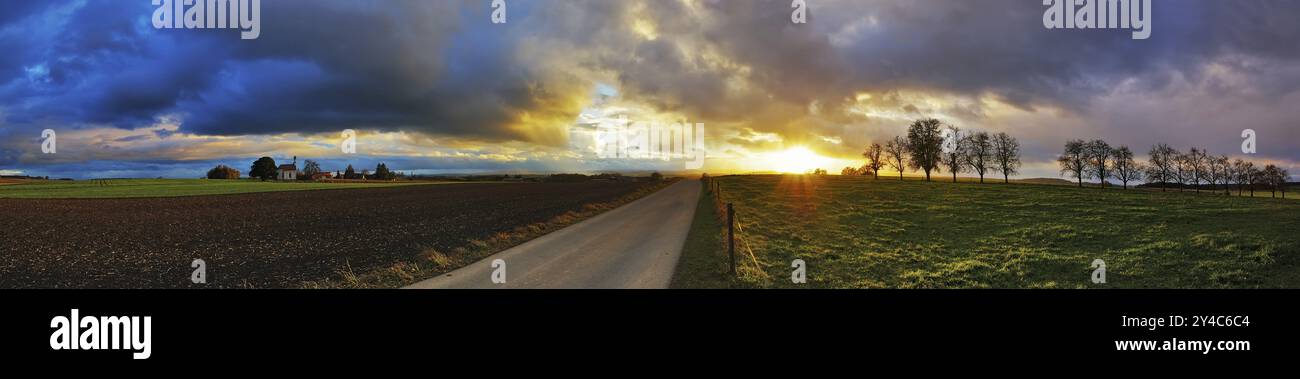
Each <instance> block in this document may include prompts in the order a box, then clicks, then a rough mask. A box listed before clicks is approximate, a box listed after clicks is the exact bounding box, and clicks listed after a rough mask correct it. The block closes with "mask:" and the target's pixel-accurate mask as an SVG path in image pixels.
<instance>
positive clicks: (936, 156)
mask: <svg viewBox="0 0 1300 379" xmlns="http://www.w3.org/2000/svg"><path fill="white" fill-rule="evenodd" d="M942 126H943V123H942V122H939V120H936V119H933V118H929V119H924V120H916V121H915V122H913V123H912V125H911V126H909V127H908V128H907V152H908V154H909V155H911V160H910V161H908V166H909V167H911V168H912V169H913V170H917V169H919V170H922V171H925V181H927V182H928V181H930V172H932V171H938V170H939V161H940V158H941V156H942V155H943V135H942V133H940V132H939V128H941V127H942Z"/></svg>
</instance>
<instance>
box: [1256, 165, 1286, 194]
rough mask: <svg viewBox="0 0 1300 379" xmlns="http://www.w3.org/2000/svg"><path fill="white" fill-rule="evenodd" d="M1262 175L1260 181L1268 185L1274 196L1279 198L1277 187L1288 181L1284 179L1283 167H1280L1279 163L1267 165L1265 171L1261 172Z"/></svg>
mask: <svg viewBox="0 0 1300 379" xmlns="http://www.w3.org/2000/svg"><path fill="white" fill-rule="evenodd" d="M1260 177H1261V178H1260V182H1262V183H1263V184H1264V186H1266V187H1268V192H1269V193H1271V194H1272V196H1273V198H1277V189H1278V188H1279V187H1281V186H1282V184H1285V183H1286V181H1285V180H1283V179H1282V169H1280V168H1278V167H1277V165H1273V164H1269V165H1266V166H1264V171H1263V172H1261V173H1260Z"/></svg>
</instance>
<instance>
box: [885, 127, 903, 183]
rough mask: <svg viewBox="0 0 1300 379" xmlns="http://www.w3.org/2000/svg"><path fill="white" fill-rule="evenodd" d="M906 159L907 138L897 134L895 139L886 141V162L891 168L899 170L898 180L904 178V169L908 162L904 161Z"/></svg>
mask: <svg viewBox="0 0 1300 379" xmlns="http://www.w3.org/2000/svg"><path fill="white" fill-rule="evenodd" d="M906 159H907V140H905V139H903V137H898V136H895V137H894V139H893V140H890V141H889V142H886V143H885V163H886V164H888V165H889V168H892V169H894V171H898V180H903V170H904V169H906V168H907V164H905V163H904V161H905V160H906Z"/></svg>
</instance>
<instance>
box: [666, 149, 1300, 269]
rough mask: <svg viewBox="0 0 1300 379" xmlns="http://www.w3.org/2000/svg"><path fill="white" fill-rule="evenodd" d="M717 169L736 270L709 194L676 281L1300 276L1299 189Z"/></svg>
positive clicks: (701, 207)
mask: <svg viewBox="0 0 1300 379" xmlns="http://www.w3.org/2000/svg"><path fill="white" fill-rule="evenodd" d="M715 180H717V181H718V182H719V183H720V185H721V188H722V191H721V198H722V199H723V200H724V201H731V202H734V204H735V209H736V214H737V219H738V220H739V221H740V225H741V227H742V228H743V230H744V233H743V234H742V237H743V239H742V240H741V241H738V242H737V262H738V264H739V266H740V267H739V270H738V271H739V275H738V277H736V278H732V277H731V276H730V275H728V274H727V259H726V255H725V252H724V251H723V250H722V248H721V246H722V245H721V242H722V235H721V233H719V230H721V228H722V225H721V222H720V220H718V217H717V216H716V215H715V214H714V212H713V209H712V203H711V202H712V198H711V197H710V196H708V195H707V192H706V196H704V197H703V198H702V199H701V205H700V212H699V214H697V220H696V224H697V225H696V226H695V227H694V228H693V230H692V233H691V236H690V237H688V240H687V243H686V246H687V249H686V251H685V252H684V253H683V258H682V261H681V263H680V265H679V271H678V274H677V277H676V278H675V279H674V286H677V287H763V288H768V287H777V288H792V287H818V288H827V287H830V288H1152V287H1156V288H1255V287H1287V288H1300V233H1297V230H1300V201H1294V200H1290V199H1288V200H1282V199H1272V198H1268V196H1269V194H1268V193H1267V192H1265V193H1262V194H1260V193H1256V196H1261V195H1262V197H1256V198H1249V197H1246V198H1242V197H1236V196H1235V193H1234V196H1232V197H1226V196H1223V195H1222V194H1208V193H1200V194H1197V193H1192V192H1182V193H1180V192H1166V193H1161V192H1158V191H1150V190H1127V191H1124V190H1119V189H1098V188H1082V189H1080V188H1072V187H1068V186H1059V185H1033V184H1010V185H1007V184H977V183H956V184H954V183H943V182H937V181H936V182H930V183H927V182H920V181H898V180H896V179H885V178H881V179H880V180H872V179H870V178H862V177H836V176H830V177H813V176H803V175H784V176H781V175H770V176H727V177H720V178H715ZM723 221H725V220H723ZM750 250H752V251H753V253H754V257H753V258H752V259H751V258H750V257H749V255H748V252H749V251H750ZM794 259H803V260H804V261H805V262H807V275H808V283H807V284H805V285H795V284H793V283H791V280H790V277H791V276H790V273H791V270H792V269H791V261H793V260H794ZM1094 259H1102V260H1104V261H1105V263H1106V279H1107V283H1106V284H1093V283H1092V282H1091V281H1090V277H1091V276H1090V274H1091V273H1092V272H1093V268H1092V267H1090V264H1091V262H1092V261H1093V260H1094ZM754 261H757V265H755V263H754Z"/></svg>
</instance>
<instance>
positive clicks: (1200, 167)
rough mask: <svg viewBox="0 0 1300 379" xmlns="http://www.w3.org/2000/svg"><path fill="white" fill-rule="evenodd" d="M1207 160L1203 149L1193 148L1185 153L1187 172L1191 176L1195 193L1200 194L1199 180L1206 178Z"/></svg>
mask: <svg viewBox="0 0 1300 379" xmlns="http://www.w3.org/2000/svg"><path fill="white" fill-rule="evenodd" d="M1208 159H1209V157H1208V156H1207V154H1206V152H1205V150H1204V149H1197V148H1195V147H1193V148H1192V149H1191V150H1189V151H1188V152H1187V171H1188V175H1190V176H1191V180H1192V188H1193V189H1194V190H1196V192H1201V180H1202V179H1205V177H1206V174H1207V173H1206V171H1207V170H1206V169H1207V166H1208V164H1207V161H1208Z"/></svg>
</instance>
